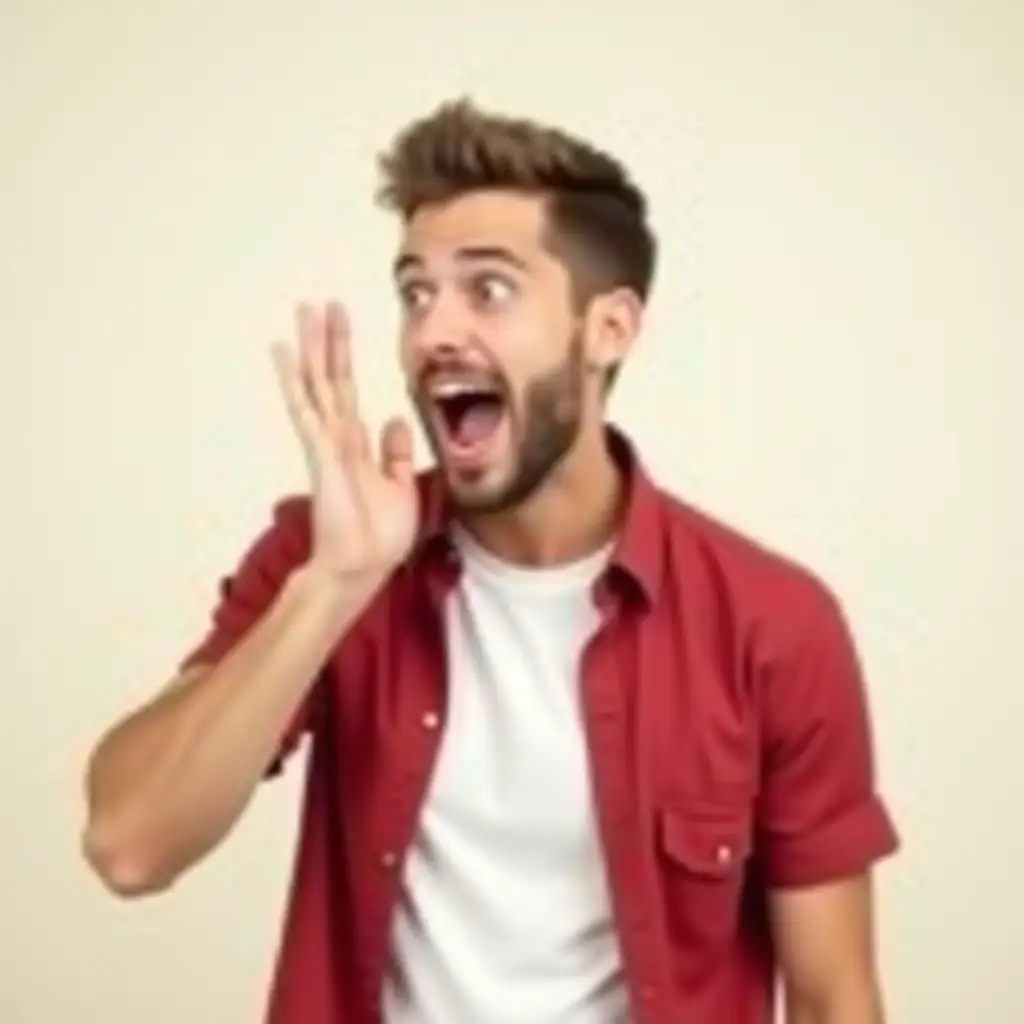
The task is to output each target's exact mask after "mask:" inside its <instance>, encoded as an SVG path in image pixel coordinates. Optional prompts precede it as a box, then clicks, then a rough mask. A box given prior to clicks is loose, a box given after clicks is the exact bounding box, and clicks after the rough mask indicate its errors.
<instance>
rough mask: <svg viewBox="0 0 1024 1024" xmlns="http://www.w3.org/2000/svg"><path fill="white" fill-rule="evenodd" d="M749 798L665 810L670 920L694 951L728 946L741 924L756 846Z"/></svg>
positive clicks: (664, 874) (673, 931) (663, 857)
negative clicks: (748, 868) (754, 847)
mask: <svg viewBox="0 0 1024 1024" xmlns="http://www.w3.org/2000/svg"><path fill="white" fill-rule="evenodd" d="M752 822H753V810H752V807H751V805H750V803H749V802H744V801H742V800H736V801H727V802H721V803H718V802H708V801H684V802H674V803H672V804H669V805H667V806H664V807H662V808H661V811H660V813H659V820H658V826H659V828H658V846H659V859H660V866H661V878H662V886H663V898H664V905H665V915H666V923H667V926H668V929H669V934H670V936H671V937H672V940H673V942H675V943H677V944H678V945H680V946H682V947H689V948H692V949H694V950H695V951H696V949H698V948H704V949H709V950H710V949H713V948H718V947H721V946H723V945H726V944H728V943H729V942H730V940H731V939H732V938H733V937H734V936H735V935H736V932H737V929H738V928H739V925H740V917H741V908H742V903H743V893H744V888H745V883H746V879H747V867H748V864H749V862H750V854H751V846H752Z"/></svg>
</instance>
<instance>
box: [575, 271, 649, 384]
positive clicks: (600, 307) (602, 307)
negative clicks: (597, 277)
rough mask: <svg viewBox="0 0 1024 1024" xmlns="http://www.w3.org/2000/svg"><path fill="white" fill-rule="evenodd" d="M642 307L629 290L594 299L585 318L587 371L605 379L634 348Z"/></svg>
mask: <svg viewBox="0 0 1024 1024" xmlns="http://www.w3.org/2000/svg"><path fill="white" fill-rule="evenodd" d="M643 313H644V304H643V301H642V300H641V298H640V296H639V295H637V293H636V292H635V291H633V290H632V289H631V288H616V289H614V290H612V291H610V292H603V293H601V294H599V295H595V296H594V297H593V298H592V299H591V300H590V305H589V308H588V310H587V314H586V338H587V351H586V357H587V367H588V369H589V370H590V371H591V372H592V373H594V374H595V375H599V376H604V375H605V374H607V372H608V370H609V369H610V368H611V367H612V366H616V365H618V364H619V363H621V362H622V361H623V360H624V359H625V358H626V356H627V355H628V354H629V351H630V349H631V348H632V347H633V342H634V341H635V340H636V338H637V335H638V334H639V333H640V327H641V325H642V323H643Z"/></svg>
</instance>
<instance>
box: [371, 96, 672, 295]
mask: <svg viewBox="0 0 1024 1024" xmlns="http://www.w3.org/2000/svg"><path fill="white" fill-rule="evenodd" d="M379 166H380V170H381V173H382V177H383V184H382V185H381V188H380V190H379V192H378V195H377V199H378V201H379V202H380V203H381V205H383V206H384V207H385V208H387V209H391V210H396V211H397V212H398V213H399V214H400V215H401V216H402V217H403V218H404V219H406V220H408V219H409V218H410V217H411V216H412V215H413V214H414V213H415V212H416V210H417V209H419V207H421V206H423V205H425V204H431V203H438V202H445V201H447V200H449V199H454V198H456V197H458V196H460V195H464V194H466V193H468V192H473V191H479V190H483V189H508V190H510V191H516V192H522V193H526V194H531V195H538V196H543V197H544V198H546V200H547V212H548V238H547V245H548V248H549V249H550V250H551V251H552V252H554V253H555V254H556V255H557V256H559V257H560V258H561V259H563V260H564V261H565V263H566V265H567V267H568V268H569V271H570V275H571V278H572V281H573V288H574V292H575V298H576V301H577V302H578V303H580V304H585V303H586V302H587V301H588V300H589V299H590V297H591V296H593V295H594V294H597V293H600V292H603V291H607V290H610V289H612V288H617V287H626V288H630V289H632V290H633V291H635V292H636V294H637V295H638V296H639V297H640V299H641V301H644V302H646V300H647V298H648V295H649V293H650V290H651V284H652V280H653V277H654V264H655V255H656V242H655V239H654V236H653V233H652V232H651V230H650V228H649V227H648V224H647V199H646V197H645V196H644V194H643V192H642V191H641V190H640V189H639V188H638V187H637V185H636V184H634V182H633V181H632V180H631V179H630V177H629V175H628V174H627V172H626V170H625V169H624V168H623V166H622V164H621V163H620V162H619V161H618V160H616V159H615V158H614V157H612V156H610V155H609V154H608V153H605V152H602V151H601V150H599V149H597V148H596V147H595V146H593V145H592V144H590V143H589V142H586V141H585V140H583V139H580V138H578V137H575V136H573V135H570V134H569V133H568V132H565V131H563V130H561V129H558V128H554V127H550V126H548V125H543V124H540V123H538V122H536V121H532V120H528V119H525V118H514V117H508V116H503V115H497V114H490V113H485V112H484V111H482V110H480V108H479V107H477V106H476V105H475V104H474V103H473V102H472V101H471V100H469V99H465V98H464V99H460V100H456V101H454V102H450V103H445V104H442V105H441V106H440V107H439V108H438V109H437V110H436V111H435V112H434V113H432V114H430V115H429V116H427V117H425V118H423V119H421V120H418V121H414V122H413V123H412V124H410V125H409V126H408V127H406V128H405V129H404V130H403V131H401V132H399V133H398V135H396V137H395V138H394V140H393V142H392V145H391V148H390V150H389V151H387V152H386V153H384V154H382V155H381V156H380V158H379Z"/></svg>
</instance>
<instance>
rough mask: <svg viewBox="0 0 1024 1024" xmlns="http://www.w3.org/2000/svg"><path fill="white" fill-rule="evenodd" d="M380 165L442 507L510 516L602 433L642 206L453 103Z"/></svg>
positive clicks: (578, 147)
mask: <svg viewBox="0 0 1024 1024" xmlns="http://www.w3.org/2000/svg"><path fill="white" fill-rule="evenodd" d="M381 170H382V173H383V179H384V180H383V185H382V187H381V190H380V194H379V199H380V201H381V202H382V204H383V205H384V206H386V207H387V208H389V209H392V210H395V211H397V212H398V213H399V215H400V216H401V219H402V222H403V228H404V231H403V239H402V245H401V249H400V252H399V254H398V257H397V259H396V261H395V268H394V271H395V283H396V287H397V291H398V295H399V301H400V305H401V313H402V326H401V348H402V362H403V367H404V370H405V373H406V376H407V381H408V386H409V390H410V394H411V396H412V399H413V401H414V403H415V405H416V408H417V409H418V411H419V414H420V416H421V418H422V421H423V425H424V428H425V430H426V433H427V435H428V437H429V438H430V441H431V444H432V446H433V448H434V450H435V453H436V455H437V458H438V460H439V462H440V464H441V467H442V469H443V471H444V473H445V476H446V479H447V481H448V484H449V486H450V488H451V492H452V497H453V499H454V501H455V503H456V504H457V505H459V506H461V507H463V508H464V509H465V510H475V511H483V512H494V511H501V510H505V509H508V508H512V507H514V506H516V505H517V504H519V503H520V502H522V501H524V500H525V499H526V498H528V497H529V496H530V495H531V494H533V493H534V492H535V491H536V490H537V489H538V488H539V487H540V485H541V484H543V483H544V482H545V480H546V479H547V478H548V477H549V476H550V474H551V473H552V472H553V470H554V469H555V468H556V466H557V465H558V464H559V463H560V462H561V461H562V459H563V458H564V456H565V455H566V454H567V453H568V452H569V450H570V449H571V448H572V447H573V445H574V444H575V442H576V441H577V439H578V438H579V437H580V436H581V434H582V433H583V432H584V431H587V430H594V429H595V428H598V429H599V428H600V426H601V421H602V417H603V412H602V409H603V401H604V397H605V394H606V393H607V390H608V388H609V387H610V385H611V383H612V381H613V380H614V377H615V374H616V372H617V370H618V368H619V365H620V363H621V361H622V359H623V358H624V356H625V354H626V352H627V350H628V348H629V346H630V344H631V343H632V341H633V339H634V337H635V336H636V334H637V332H638V330H639V327H640V321H641V317H642V312H643V307H644V305H645V303H646V301H647V297H648V293H649V291H650V287H651V281H652V277H653V271H654V262H655V242H654V239H653V237H652V234H651V232H650V229H649V228H648V226H647V223H646V200H645V197H644V195H643V193H642V192H641V191H640V190H639V189H638V188H637V187H636V186H635V185H634V184H633V183H632V182H631V181H630V180H629V178H628V176H627V174H626V172H625V170H624V169H623V168H622V167H621V165H620V164H619V163H618V162H617V161H616V160H615V159H613V158H612V157H611V156H609V155H607V154H605V153H602V152H600V151H599V150H597V149H595V148H594V147H593V146H591V145H590V144H588V143H587V142H585V141H583V140H581V139H577V138H574V137H572V136H570V135H568V134H566V133H565V132H563V131H560V130H558V129H555V128H550V127H546V126H543V125H539V124H536V123H534V122H531V121H526V120H518V119H513V118H508V117H501V116H495V115H489V114H485V113H483V112H481V111H479V110H478V109H477V108H475V107H474V106H472V105H471V104H470V103H468V102H466V101H462V102H459V103H454V104H449V105H445V106H442V107H441V108H440V109H439V110H438V111H436V112H435V113H434V114H432V115H431V116H430V117H428V118H426V119H424V120H421V121H417V122H415V123H413V124H412V125H410V126H409V127H408V128H406V129H405V130H404V131H403V132H401V133H400V134H399V135H398V136H397V137H396V138H395V140H394V142H393V144H392V148H391V149H390V151H388V152H387V153H385V154H384V155H383V156H382V157H381Z"/></svg>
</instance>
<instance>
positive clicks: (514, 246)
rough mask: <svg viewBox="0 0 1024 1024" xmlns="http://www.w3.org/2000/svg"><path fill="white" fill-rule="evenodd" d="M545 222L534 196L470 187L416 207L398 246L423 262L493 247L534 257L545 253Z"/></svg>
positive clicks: (531, 258) (538, 200) (539, 205)
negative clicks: (463, 191)
mask: <svg viewBox="0 0 1024 1024" xmlns="http://www.w3.org/2000/svg"><path fill="white" fill-rule="evenodd" d="M544 227H545V211H544V202H543V200H542V199H541V198H540V197H539V196H526V195H518V194H516V193H512V192H497V191H495V192H490V191H487V192H473V193H470V194H468V195H465V196H459V197H457V198H455V199H450V200H447V201H446V202H443V203H435V204H431V205H429V206H424V207H422V208H421V209H420V210H418V211H417V212H416V213H415V214H414V215H413V217H412V218H411V219H410V221H409V223H408V224H407V225H406V227H405V231H404V235H403V238H402V245H401V249H402V252H403V254H408V255H413V256H416V257H418V258H419V259H420V260H423V261H424V262H427V263H431V262H435V261H444V260H445V259H451V258H452V257H455V256H457V255H458V253H459V252H460V251H462V250H474V249H481V250H486V249H492V248H493V249H505V250H508V251H510V252H512V253H515V254H516V255H518V256H520V257H522V258H523V259H525V260H528V261H530V262H535V261H536V260H537V259H538V258H540V257H541V256H542V255H543V253H544V250H543V238H544Z"/></svg>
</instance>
